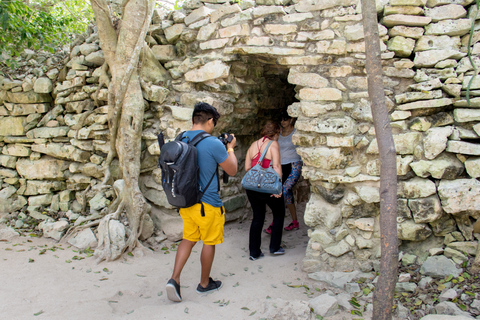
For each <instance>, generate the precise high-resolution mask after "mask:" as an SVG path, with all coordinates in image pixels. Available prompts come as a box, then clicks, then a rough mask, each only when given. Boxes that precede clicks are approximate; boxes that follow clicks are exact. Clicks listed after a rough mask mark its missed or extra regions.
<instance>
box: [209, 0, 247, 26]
mask: <svg viewBox="0 0 480 320" xmlns="http://www.w3.org/2000/svg"><path fill="white" fill-rule="evenodd" d="M241 11H242V9H241V8H240V6H239V5H238V4H233V5H228V4H227V5H223V6H221V7H220V8H219V9H217V10H215V11H213V12H212V13H211V14H210V22H212V23H213V22H216V21H218V20H220V19H221V18H222V17H224V16H226V15H229V14H232V13H238V12H241Z"/></svg>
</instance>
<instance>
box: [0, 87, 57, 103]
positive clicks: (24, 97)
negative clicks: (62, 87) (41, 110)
mask: <svg viewBox="0 0 480 320" xmlns="http://www.w3.org/2000/svg"><path fill="white" fill-rule="evenodd" d="M5 101H7V102H12V103H43V102H51V101H52V96H51V95H50V94H48V93H36V92H34V91H33V90H31V91H28V92H11V91H7V97H6V99H5Z"/></svg>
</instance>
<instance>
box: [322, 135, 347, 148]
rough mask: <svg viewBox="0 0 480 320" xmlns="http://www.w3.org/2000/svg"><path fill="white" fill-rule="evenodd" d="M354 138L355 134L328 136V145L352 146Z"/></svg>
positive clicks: (332, 146) (334, 146) (333, 146)
mask: <svg viewBox="0 0 480 320" xmlns="http://www.w3.org/2000/svg"><path fill="white" fill-rule="evenodd" d="M353 139H354V136H348V137H337V136H327V146H328V147H331V148H336V147H345V148H351V147H353V146H354V142H353Z"/></svg>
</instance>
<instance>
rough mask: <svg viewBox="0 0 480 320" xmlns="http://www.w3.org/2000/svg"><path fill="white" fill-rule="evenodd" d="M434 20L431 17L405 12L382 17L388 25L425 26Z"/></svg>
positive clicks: (385, 24) (383, 21) (383, 22)
mask: <svg viewBox="0 0 480 320" xmlns="http://www.w3.org/2000/svg"><path fill="white" fill-rule="evenodd" d="M431 21H432V18H430V17H422V16H411V15H404V14H392V15H389V16H385V17H383V19H382V24H383V25H384V26H386V27H394V26H409V27H424V26H426V25H428V24H429V23H430V22H431Z"/></svg>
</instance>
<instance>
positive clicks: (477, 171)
mask: <svg viewBox="0 0 480 320" xmlns="http://www.w3.org/2000/svg"><path fill="white" fill-rule="evenodd" d="M465 169H466V170H467V173H468V175H469V176H470V177H472V178H478V177H480V158H468V159H467V160H466V161H465Z"/></svg>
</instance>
